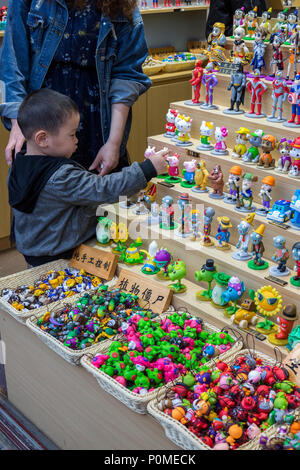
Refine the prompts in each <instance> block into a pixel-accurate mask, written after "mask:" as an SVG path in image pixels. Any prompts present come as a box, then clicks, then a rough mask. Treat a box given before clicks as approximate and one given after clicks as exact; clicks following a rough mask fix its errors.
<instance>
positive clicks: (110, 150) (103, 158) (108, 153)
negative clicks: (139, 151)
mask: <svg viewBox="0 0 300 470" xmlns="http://www.w3.org/2000/svg"><path fill="white" fill-rule="evenodd" d="M119 158H120V146H119V145H118V144H115V143H114V142H112V141H110V140H108V141H107V142H106V144H104V145H103V147H101V149H100V150H99V152H98V153H97V156H96V158H95V160H94V161H93V163H92V164H91V166H90V168H89V170H97V171H98V173H99V175H100V176H104V175H107V174H108V173H109V172H110V171H112V170H113V169H114V168H116V166H118V163H119Z"/></svg>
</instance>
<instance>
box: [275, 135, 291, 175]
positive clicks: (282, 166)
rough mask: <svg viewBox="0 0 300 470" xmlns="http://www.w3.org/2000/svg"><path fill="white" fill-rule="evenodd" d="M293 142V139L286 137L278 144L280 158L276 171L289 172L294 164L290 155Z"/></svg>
mask: <svg viewBox="0 0 300 470" xmlns="http://www.w3.org/2000/svg"><path fill="white" fill-rule="evenodd" d="M291 143H292V141H291V140H289V139H286V138H285V137H284V138H282V139H281V140H280V142H278V144H277V148H278V150H279V153H280V158H279V159H278V160H277V167H276V168H275V171H277V172H278V173H288V172H289V170H290V168H291V166H292V158H291V156H290V151H291V149H292V147H291Z"/></svg>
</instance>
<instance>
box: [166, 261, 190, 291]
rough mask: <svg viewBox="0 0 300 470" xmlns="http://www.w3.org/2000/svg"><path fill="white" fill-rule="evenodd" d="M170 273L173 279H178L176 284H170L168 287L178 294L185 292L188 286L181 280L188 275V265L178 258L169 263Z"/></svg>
mask: <svg viewBox="0 0 300 470" xmlns="http://www.w3.org/2000/svg"><path fill="white" fill-rule="evenodd" d="M168 275H169V278H170V280H171V281H177V282H175V284H169V285H168V287H169V288H170V289H172V290H173V291H174V292H175V293H176V294H180V293H182V292H185V291H186V289H187V287H186V286H185V285H184V284H182V283H181V280H182V279H183V278H184V277H185V275H186V266H185V263H184V262H183V261H182V260H177V261H175V263H172V264H169V266H168Z"/></svg>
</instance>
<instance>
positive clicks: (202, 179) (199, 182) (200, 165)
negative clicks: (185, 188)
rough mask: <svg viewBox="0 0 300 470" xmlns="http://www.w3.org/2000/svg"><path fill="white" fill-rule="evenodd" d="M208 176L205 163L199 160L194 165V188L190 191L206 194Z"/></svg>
mask: <svg viewBox="0 0 300 470" xmlns="http://www.w3.org/2000/svg"><path fill="white" fill-rule="evenodd" d="M208 176H209V172H208V170H207V168H206V163H205V161H204V160H200V161H199V162H197V164H196V171H195V186H193V187H192V191H194V192H195V193H207V192H208V189H207V182H208Z"/></svg>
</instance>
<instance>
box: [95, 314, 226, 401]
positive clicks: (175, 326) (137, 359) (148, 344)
mask: <svg viewBox="0 0 300 470" xmlns="http://www.w3.org/2000/svg"><path fill="white" fill-rule="evenodd" d="M119 332H121V333H123V335H124V341H123V340H122V341H113V342H112V343H111V345H110V346H109V348H108V350H107V352H106V353H104V354H97V355H95V357H94V358H93V359H92V365H93V366H94V367H96V368H97V369H99V370H101V371H102V372H104V373H105V374H107V375H109V376H110V377H112V378H114V379H115V380H116V381H117V382H119V383H120V384H121V385H123V386H124V387H126V388H127V389H128V390H130V391H132V392H134V393H137V394H139V395H144V394H146V393H148V392H151V391H153V390H154V389H156V388H157V387H161V386H163V385H165V384H167V383H169V382H170V381H173V380H175V379H177V378H178V377H179V376H180V375H182V374H185V373H186V372H187V371H189V370H200V369H201V367H202V365H203V364H205V363H207V362H208V361H209V360H210V359H211V358H212V357H217V356H219V355H220V354H223V353H225V352H226V351H228V350H229V349H231V347H232V346H233V344H234V343H235V339H233V338H232V337H231V336H230V335H229V334H228V333H226V332H223V331H222V332H221V331H220V332H212V333H210V332H208V331H207V330H205V329H204V325H203V321H202V320H201V319H200V318H196V317H192V316H191V315H189V314H187V313H182V314H179V313H177V312H175V313H173V314H171V315H168V316H167V317H166V318H164V319H161V320H160V321H159V322H157V321H152V320H151V319H149V318H147V317H142V316H141V315H138V314H137V315H133V316H131V317H130V318H129V319H128V320H127V321H125V322H123V324H122V325H121V327H120V328H119Z"/></svg>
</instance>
